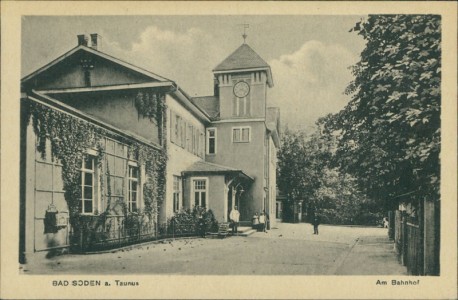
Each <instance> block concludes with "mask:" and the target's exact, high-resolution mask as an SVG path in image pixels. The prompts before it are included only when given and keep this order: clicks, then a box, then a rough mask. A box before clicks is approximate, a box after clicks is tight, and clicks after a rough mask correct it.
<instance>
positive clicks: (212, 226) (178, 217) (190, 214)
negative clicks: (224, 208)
mask: <svg viewBox="0 0 458 300" xmlns="http://www.w3.org/2000/svg"><path fill="white" fill-rule="evenodd" d="M200 216H202V218H203V219H204V220H205V224H206V231H208V232H217V231H218V221H217V220H216V219H215V215H214V214H213V211H212V210H211V209H209V210H206V209H205V208H204V207H194V209H192V210H191V209H186V210H183V209H182V210H180V211H178V212H176V213H175V215H174V216H173V217H171V218H170V219H169V220H168V223H169V226H170V225H171V224H172V223H173V224H174V225H175V226H180V225H189V224H193V225H196V224H197V222H198V220H199V217H200Z"/></svg>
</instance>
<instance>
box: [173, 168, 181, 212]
mask: <svg viewBox="0 0 458 300" xmlns="http://www.w3.org/2000/svg"><path fill="white" fill-rule="evenodd" d="M172 191H173V196H172V198H173V212H178V211H180V209H181V208H182V207H183V197H182V194H183V180H182V177H181V176H178V175H173V186H172Z"/></svg>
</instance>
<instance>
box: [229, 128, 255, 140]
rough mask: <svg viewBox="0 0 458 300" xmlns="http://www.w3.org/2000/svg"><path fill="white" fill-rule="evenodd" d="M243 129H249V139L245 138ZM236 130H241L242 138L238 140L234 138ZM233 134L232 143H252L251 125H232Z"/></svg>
mask: <svg viewBox="0 0 458 300" xmlns="http://www.w3.org/2000/svg"><path fill="white" fill-rule="evenodd" d="M243 129H248V140H247V141H245V140H243ZM235 130H239V131H240V140H238V141H236V140H235V139H234V132H235ZM231 134H232V136H231V139H232V143H250V142H251V126H238V127H232V130H231Z"/></svg>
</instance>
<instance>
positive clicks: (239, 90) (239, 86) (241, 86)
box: [234, 81, 250, 98]
mask: <svg viewBox="0 0 458 300" xmlns="http://www.w3.org/2000/svg"><path fill="white" fill-rule="evenodd" d="M249 92H250V86H249V85H248V83H246V82H245V81H239V82H237V83H236V84H235V86H234V94H235V96H237V97H239V98H243V97H246V95H248V93H249Z"/></svg>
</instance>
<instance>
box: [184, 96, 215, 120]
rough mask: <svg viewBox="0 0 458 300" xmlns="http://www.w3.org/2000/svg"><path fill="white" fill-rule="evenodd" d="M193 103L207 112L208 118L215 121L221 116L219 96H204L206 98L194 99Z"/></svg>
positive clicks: (192, 99)
mask: <svg viewBox="0 0 458 300" xmlns="http://www.w3.org/2000/svg"><path fill="white" fill-rule="evenodd" d="M191 101H192V102H193V103H194V104H195V105H197V106H198V107H199V108H200V109H202V110H203V111H205V112H206V113H207V114H208V116H209V117H210V118H211V119H212V120H215V119H217V117H218V115H219V97H217V96H204V97H193V98H191Z"/></svg>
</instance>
